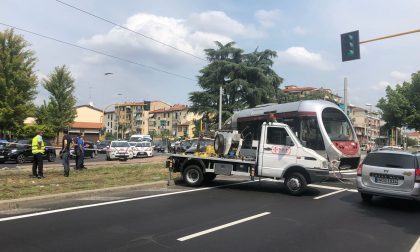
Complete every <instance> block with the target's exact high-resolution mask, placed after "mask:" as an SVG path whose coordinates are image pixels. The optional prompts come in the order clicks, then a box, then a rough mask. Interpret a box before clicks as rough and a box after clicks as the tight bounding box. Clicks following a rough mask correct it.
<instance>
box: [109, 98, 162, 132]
mask: <svg viewBox="0 0 420 252" xmlns="http://www.w3.org/2000/svg"><path fill="white" fill-rule="evenodd" d="M168 108H170V105H169V104H167V103H165V102H161V101H144V102H123V103H117V104H115V111H114V113H115V114H114V123H113V125H114V128H113V130H114V131H115V132H116V133H117V135H118V138H128V137H130V135H134V134H149V123H148V121H149V112H150V111H151V110H157V109H168Z"/></svg>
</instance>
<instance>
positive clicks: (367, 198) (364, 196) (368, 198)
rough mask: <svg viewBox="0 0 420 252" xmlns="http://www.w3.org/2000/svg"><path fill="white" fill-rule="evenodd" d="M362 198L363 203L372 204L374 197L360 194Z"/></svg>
mask: <svg viewBox="0 0 420 252" xmlns="http://www.w3.org/2000/svg"><path fill="white" fill-rule="evenodd" d="M360 196H361V197H362V200H363V202H367V203H369V202H371V201H372V198H373V195H372V194H367V193H360Z"/></svg>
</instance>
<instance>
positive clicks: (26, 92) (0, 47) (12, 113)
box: [0, 29, 37, 136]
mask: <svg viewBox="0 0 420 252" xmlns="http://www.w3.org/2000/svg"><path fill="white" fill-rule="evenodd" d="M28 46H29V44H28V43H27V42H26V41H25V39H24V38H23V37H22V36H20V35H16V34H15V33H14V31H13V30H12V29H8V30H5V31H4V32H0V133H3V134H4V133H5V132H6V131H8V132H9V136H10V135H11V134H12V133H13V132H16V131H17V129H19V128H20V127H22V125H23V121H24V120H25V118H26V117H28V116H30V115H31V114H33V112H34V109H33V108H34V104H33V100H34V98H35V95H36V87H37V83H36V81H37V78H36V76H35V73H34V70H33V68H34V67H35V63H36V58H35V56H34V52H33V51H31V50H29V49H27V47H28Z"/></svg>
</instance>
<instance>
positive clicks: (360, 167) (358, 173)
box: [357, 163, 363, 176]
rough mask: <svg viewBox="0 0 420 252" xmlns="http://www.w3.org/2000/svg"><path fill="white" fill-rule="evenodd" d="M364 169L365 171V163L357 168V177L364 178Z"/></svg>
mask: <svg viewBox="0 0 420 252" xmlns="http://www.w3.org/2000/svg"><path fill="white" fill-rule="evenodd" d="M362 169H363V163H360V164H359V166H358V167H357V176H362Z"/></svg>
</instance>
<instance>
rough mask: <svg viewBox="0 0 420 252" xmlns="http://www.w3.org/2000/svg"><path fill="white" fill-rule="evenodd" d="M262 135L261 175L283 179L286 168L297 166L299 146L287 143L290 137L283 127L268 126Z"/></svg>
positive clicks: (290, 142)
mask: <svg viewBox="0 0 420 252" xmlns="http://www.w3.org/2000/svg"><path fill="white" fill-rule="evenodd" d="M263 128H264V127H263ZM262 134H263V136H264V137H262V138H261V140H262V141H263V142H262V143H261V144H262V146H261V147H262V148H261V151H260V153H259V155H260V156H259V161H260V165H261V166H260V167H261V175H262V176H267V177H277V178H278V177H281V176H282V174H283V171H284V170H285V168H287V167H289V166H291V165H293V164H296V153H297V146H295V145H294V144H293V142H292V141H286V138H288V137H289V138H288V139H290V136H289V134H288V133H287V131H286V129H285V128H283V127H278V126H277V127H276V126H267V127H266V130H265V132H264V130H263V132H262Z"/></svg>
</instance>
